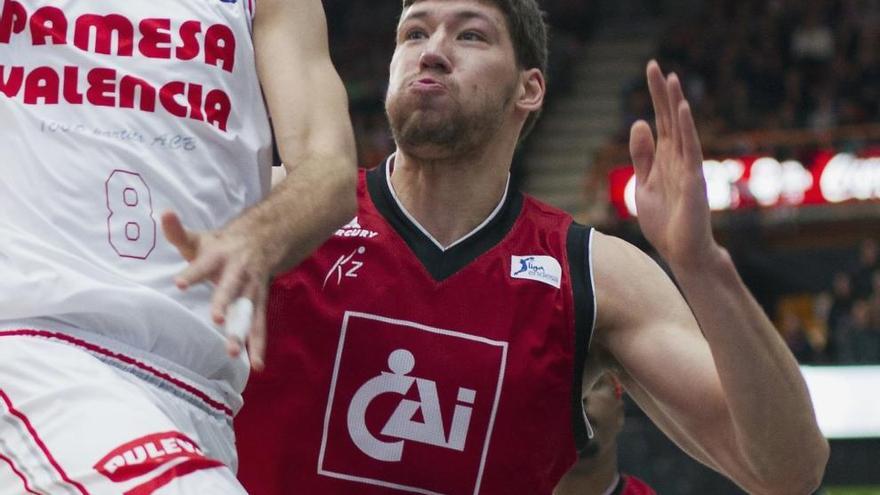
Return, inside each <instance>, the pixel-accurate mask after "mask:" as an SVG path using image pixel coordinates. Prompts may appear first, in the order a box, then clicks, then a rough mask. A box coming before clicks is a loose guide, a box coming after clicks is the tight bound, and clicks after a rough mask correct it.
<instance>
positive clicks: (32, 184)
mask: <svg viewBox="0 0 880 495" xmlns="http://www.w3.org/2000/svg"><path fill="white" fill-rule="evenodd" d="M2 5H3V10H2V18H0V157H2V158H0V277H2V281H0V328H40V329H50V330H56V331H61V332H64V333H65V334H70V335H73V336H75V337H77V338H80V339H84V340H87V341H90V342H97V343H100V344H101V345H103V346H109V347H111V348H113V349H120V352H122V351H123V350H124V351H126V352H134V353H137V354H139V355H140V358H142V359H148V360H152V362H154V363H157V364H160V365H162V366H164V367H165V369H171V370H180V371H181V373H183V374H192V375H193V376H194V377H196V378H197V379H199V380H201V381H203V382H204V381H210V382H213V385H214V386H215V387H219V389H220V390H221V391H222V392H223V393H224V395H226V398H227V399H228V400H229V401H230V403H231V404H233V406H234V407H237V405H238V401H239V400H240V398H239V396H238V394H239V392H240V391H241V389H242V388H243V386H244V383H245V381H246V379H247V370H248V366H247V362H246V358H245V357H242V358H241V359H238V360H232V359H230V358H229V357H227V355H226V353H225V350H224V349H225V347H224V342H225V340H224V337H223V335H222V333H221V331H220V329H219V328H217V327H216V326H215V325H214V324H213V323H212V322H211V321H210V317H209V299H210V294H211V288H210V287H208V286H199V287H193V288H191V289H190V290H189V291H187V292H185V293H184V292H181V291H180V290H178V289H177V288H176V287H175V286H174V284H173V278H174V276H175V275H176V274H177V273H179V272H180V271H181V270H183V269H184V268H185V267H186V263H185V261H184V260H183V259H182V257H181V256H180V254H179V253H178V252H177V251H176V250H175V249H174V247H173V246H172V245H170V244H169V243H168V242H167V241H166V240H165V238H164V236H163V235H162V232H161V227H160V226H159V225H158V219H159V216H160V214H161V212H162V211H163V210H166V209H171V210H174V211H176V212H177V213H178V214H179V215H180V216H181V218H182V220H183V222H184V225H185V226H186V227H188V228H191V229H198V230H204V229H214V228H218V227H221V226H223V225H224V224H225V223H226V222H228V221H229V220H230V219H232V218H233V217H235V216H237V215H238V214H240V213H241V212H242V210H244V209H245V208H246V207H248V206H249V205H252V204H254V203H255V202H257V201H258V200H260V199H261V198H262V197H263V195H264V194H265V193H266V192H267V190H268V186H269V176H270V160H271V152H270V151H271V150H270V146H271V133H270V129H269V123H268V117H267V112H266V109H265V105H264V101H263V97H262V93H261V90H260V85H259V81H258V78H257V74H256V68H255V62H254V47H253V41H252V33H251V30H252V24H251V23H252V18H253V9H254V8H255V5H254V4H253V0H149V1H145V0H129V1H98V0H53V1H49V0H3V2H2Z"/></svg>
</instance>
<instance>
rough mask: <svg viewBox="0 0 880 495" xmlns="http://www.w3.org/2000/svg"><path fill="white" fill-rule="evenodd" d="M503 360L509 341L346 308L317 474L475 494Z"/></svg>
mask: <svg viewBox="0 0 880 495" xmlns="http://www.w3.org/2000/svg"><path fill="white" fill-rule="evenodd" d="M438 349H442V350H443V351H442V352H438ZM506 361H507V342H501V341H495V340H490V339H487V338H485V337H479V336H475V335H471V334H466V333H463V332H458V331H453V330H445V329H440V328H434V327H429V326H427V325H422V324H419V323H415V322H410V321H403V320H395V319H391V318H385V317H382V316H377V315H371V314H366V313H355V312H350V311H348V312H346V313H345V317H344V319H343V323H342V329H341V333H340V337H339V346H338V349H337V354H336V362H335V365H334V369H333V377H332V380H331V384H330V393H329V397H328V402H327V410H326V414H325V416H324V417H325V421H324V432H323V437H322V440H321V450H320V455H319V457H318V473H319V474H320V475H323V476H328V477H332V478H337V479H342V480H348V481H351V482H354V483H359V484H368V485H374V486H381V487H385V488H393V489H397V490H403V491H407V492H415V493H424V494H440V493H443V494H448V495H473V494H475V493H479V491H480V482H481V480H482V476H483V469H484V468H485V465H486V458H487V454H488V451H489V446H490V443H491V439H492V429H493V426H494V422H495V414H496V412H497V410H498V404H499V402H500V401H501V391H502V383H503V380H504V372H505V368H506ZM351 493H357V489H356V488H352V489H351Z"/></svg>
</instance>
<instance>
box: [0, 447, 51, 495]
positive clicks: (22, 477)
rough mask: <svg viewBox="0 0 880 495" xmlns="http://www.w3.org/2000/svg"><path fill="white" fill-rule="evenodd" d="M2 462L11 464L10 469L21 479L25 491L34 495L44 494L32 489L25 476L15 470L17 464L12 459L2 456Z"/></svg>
mask: <svg viewBox="0 0 880 495" xmlns="http://www.w3.org/2000/svg"><path fill="white" fill-rule="evenodd" d="M0 461H6V464H9V467H10V468H12V472H13V473H15V475H16V476H18V477H19V478H20V479H21V482H22V483H23V484H24V490H25V491H26V492H28V493H31V494H33V495H43V494H42V493H37V492H35V491H34V490H33V489H32V488H31V486H30V485H29V484H28V480H27V478H25V477H24V475H23V474H22V473H21V471H19V470H18V469H16V468H15V464H13V463H12V459H10V458H8V457H6V456H5V455H3V454H0Z"/></svg>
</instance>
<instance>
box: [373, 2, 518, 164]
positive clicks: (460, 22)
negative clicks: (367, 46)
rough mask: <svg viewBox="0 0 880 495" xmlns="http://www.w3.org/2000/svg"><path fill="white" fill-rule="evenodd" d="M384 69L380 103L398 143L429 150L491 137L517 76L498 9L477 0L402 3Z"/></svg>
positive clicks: (456, 149) (447, 152)
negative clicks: (388, 62)
mask: <svg viewBox="0 0 880 495" xmlns="http://www.w3.org/2000/svg"><path fill="white" fill-rule="evenodd" d="M390 72H391V74H390V80H389V82H388V94H387V96H386V100H385V106H386V110H387V112H388V118H389V122H390V123H391V128H392V131H393V132H394V136H395V139H396V141H397V144H398V146H400V147H401V148H402V149H405V150H407V151H408V152H410V153H414V154H416V155H418V154H422V155H430V157H431V158H446V157H450V156H456V155H458V154H461V153H466V152H468V151H471V150H473V149H475V148H476V147H478V146H480V145H482V144H484V143H485V142H487V141H488V140H489V139H491V137H492V136H493V134H495V133H496V132H497V130H498V129H499V128H500V127H501V126H502V125H503V124H504V122H505V119H506V118H508V117H509V116H510V114H511V113H512V108H513V98H514V95H515V92H516V87H517V83H518V82H519V76H520V71H519V69H518V67H517V64H516V57H515V54H514V49H513V44H512V42H511V39H510V34H509V32H508V30H507V23H506V21H505V18H504V14H503V13H502V12H501V11H500V10H499V9H498V8H497V7H495V6H494V5H493V4H492V3H490V2H484V1H478V0H424V1H420V2H416V3H415V4H414V5H412V6H411V7H409V8H407V9H405V10H404V12H403V15H402V16H401V21H400V23H399V25H398V29H397V46H396V48H395V50H394V57H393V58H392V60H391V67H390ZM426 157H428V156H426Z"/></svg>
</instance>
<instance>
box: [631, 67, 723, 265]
mask: <svg viewBox="0 0 880 495" xmlns="http://www.w3.org/2000/svg"><path fill="white" fill-rule="evenodd" d="M647 77H648V88H649V90H650V92H651V99H652V100H653V103H654V113H655V116H656V124H657V142H656V146H655V142H654V136H653V133H652V132H651V127H650V126H649V125H648V123H647V122H645V121H644V120H640V121H638V122H636V123H635V124H633V126H632V129H631V130H630V140H629V150H630V154H631V155H632V160H633V164H634V167H635V172H636V207H637V210H638V220H639V226H640V227H641V229H642V233H643V234H644V235H645V237H646V238H647V239H648V241H649V242H650V243H651V244H652V245H653V246H654V248H655V249H657V251H658V252H659V253H660V255H661V256H662V257H663V259H664V260H666V262H667V263H669V264H670V266H672V267H673V269H674V268H675V267H682V266H694V267H699V266H701V263H702V262H703V261H705V260H707V259H708V257H709V256H711V255H713V254H715V252H716V251H715V248H716V247H717V245H716V244H715V240H714V238H713V237H712V227H711V222H710V213H709V202H708V199H707V197H706V182H705V179H704V177H703V152H702V149H701V145H700V138H699V136H698V135H697V129H696V126H695V125H694V119H693V115H692V114H691V107H690V105H689V104H688V102H687V100H685V98H684V94H683V92H682V88H681V82H680V81H679V79H678V77H677V76H676V75H675V74H670V75H669V77H664V75H663V72H662V71H661V70H660V66H659V65H658V64H657V62H656V61H653V60H652V61H651V62H649V63H648V68H647Z"/></svg>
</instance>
